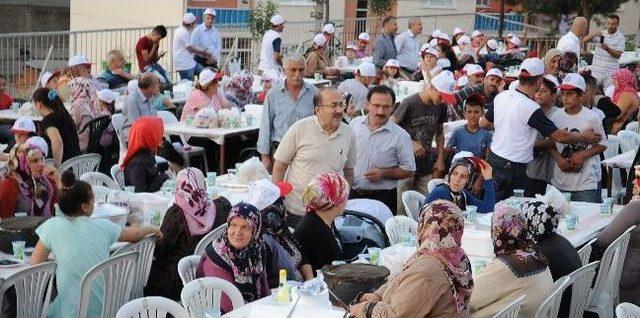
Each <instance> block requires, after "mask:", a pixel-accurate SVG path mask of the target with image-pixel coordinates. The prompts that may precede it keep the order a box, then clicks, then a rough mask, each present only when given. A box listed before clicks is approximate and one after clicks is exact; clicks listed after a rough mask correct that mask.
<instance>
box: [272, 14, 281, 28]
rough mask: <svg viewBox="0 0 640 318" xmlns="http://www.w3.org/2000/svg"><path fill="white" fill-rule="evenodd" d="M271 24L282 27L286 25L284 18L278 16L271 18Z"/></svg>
mask: <svg viewBox="0 0 640 318" xmlns="http://www.w3.org/2000/svg"><path fill="white" fill-rule="evenodd" d="M269 21H270V22H271V24H273V25H281V24H283V23H284V17H283V16H281V15H279V14H276V15H274V16H272V17H271V20H269Z"/></svg>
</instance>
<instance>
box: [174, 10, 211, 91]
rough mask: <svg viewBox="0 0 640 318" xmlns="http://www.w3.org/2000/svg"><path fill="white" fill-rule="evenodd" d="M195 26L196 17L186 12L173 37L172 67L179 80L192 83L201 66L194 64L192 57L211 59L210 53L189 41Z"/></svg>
mask: <svg viewBox="0 0 640 318" xmlns="http://www.w3.org/2000/svg"><path fill="white" fill-rule="evenodd" d="M195 25H196V16H195V15H193V13H191V12H188V13H186V14H185V15H184V16H183V17H182V25H181V26H180V27H179V28H178V29H177V30H176V33H175V35H174V37H173V65H174V68H175V69H176V71H178V73H179V74H180V79H188V80H190V81H193V76H194V75H198V74H200V71H201V70H202V65H200V64H199V63H196V61H195V60H194V55H198V56H200V57H203V58H206V59H211V58H212V56H211V53H210V52H207V50H206V49H205V48H202V47H200V46H197V45H196V44H194V43H193V42H192V41H191V30H193V28H194V27H195Z"/></svg>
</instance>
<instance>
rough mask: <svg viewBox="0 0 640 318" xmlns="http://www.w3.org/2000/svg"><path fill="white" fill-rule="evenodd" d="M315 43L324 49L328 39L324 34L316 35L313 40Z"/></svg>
mask: <svg viewBox="0 0 640 318" xmlns="http://www.w3.org/2000/svg"><path fill="white" fill-rule="evenodd" d="M313 43H315V44H316V45H317V46H318V47H323V46H324V45H325V44H326V43H327V38H326V37H325V36H324V34H322V33H318V34H316V36H315V37H314V38H313Z"/></svg>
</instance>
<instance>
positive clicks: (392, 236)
mask: <svg viewBox="0 0 640 318" xmlns="http://www.w3.org/2000/svg"><path fill="white" fill-rule="evenodd" d="M384 231H385V232H386V233H387V237H389V244H391V245H395V244H398V243H402V236H403V235H404V234H407V233H411V234H412V235H413V236H415V235H416V233H417V231H418V222H416V221H415V220H413V219H410V218H409V217H406V216H404V215H396V216H394V217H392V218H390V219H388V220H387V222H386V223H385V224H384Z"/></svg>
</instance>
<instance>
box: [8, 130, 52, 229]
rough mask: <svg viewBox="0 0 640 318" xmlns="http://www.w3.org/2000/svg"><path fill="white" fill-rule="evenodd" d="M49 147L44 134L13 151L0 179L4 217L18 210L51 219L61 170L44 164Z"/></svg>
mask: <svg viewBox="0 0 640 318" xmlns="http://www.w3.org/2000/svg"><path fill="white" fill-rule="evenodd" d="M48 151H49V147H48V146H47V142H46V141H44V139H43V138H42V137H37V136H36V137H30V138H29V139H27V140H26V141H25V142H24V143H20V144H18V145H17V146H16V147H15V148H14V149H13V150H11V160H9V162H8V163H7V174H6V175H5V176H4V177H3V178H2V180H0V218H2V219H4V218H10V217H14V215H15V213H16V212H27V215H29V216H42V217H45V218H50V217H51V216H53V215H54V204H55V203H56V191H57V188H58V186H57V180H56V179H57V177H59V176H58V174H57V171H56V170H55V169H54V168H53V167H47V166H45V164H44V158H45V157H46V156H47V152H48Z"/></svg>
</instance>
